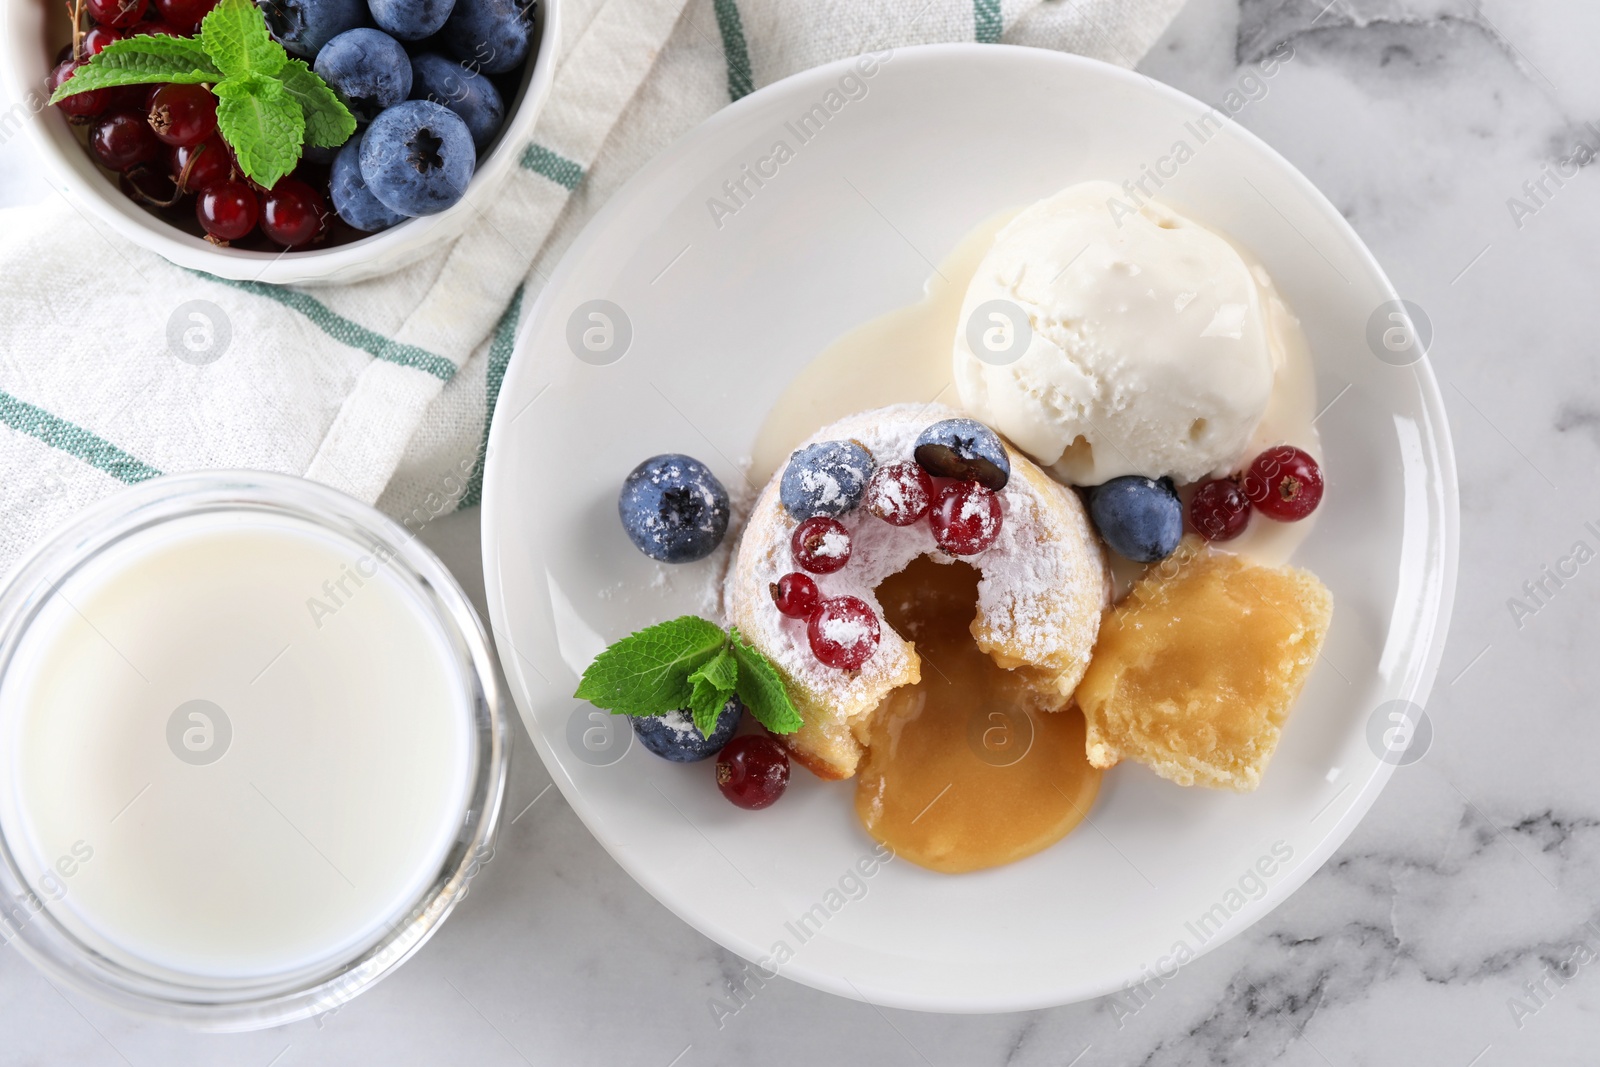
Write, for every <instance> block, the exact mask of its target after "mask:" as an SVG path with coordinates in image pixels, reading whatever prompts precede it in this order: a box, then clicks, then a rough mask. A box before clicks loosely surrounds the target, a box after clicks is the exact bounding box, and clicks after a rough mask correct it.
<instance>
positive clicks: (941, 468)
mask: <svg viewBox="0 0 1600 1067" xmlns="http://www.w3.org/2000/svg"><path fill="white" fill-rule="evenodd" d="M912 455H913V456H915V457H916V460H917V466H919V467H921V468H922V469H923V470H925V471H927V472H928V473H929V474H931V475H933V476H934V477H935V478H959V479H961V480H962V481H964V482H977V483H978V484H979V485H981V486H983V487H984V488H985V489H989V490H992V491H993V492H996V493H998V492H999V491H1000V490H1002V489H1004V488H1005V487H1006V483H1007V482H1009V481H1010V480H1011V458H1010V457H1009V456H1007V455H1006V446H1005V445H1004V444H1002V443H1001V441H1000V435H999V434H997V433H995V432H994V431H993V430H991V429H989V427H987V426H985V425H984V424H983V423H981V422H978V421H977V420H975V419H945V420H944V421H943V422H936V423H934V424H933V425H932V426H929V427H928V428H927V429H926V430H923V431H922V434H921V435H920V436H919V437H918V438H917V444H916V447H915V448H914V449H913V450H912Z"/></svg>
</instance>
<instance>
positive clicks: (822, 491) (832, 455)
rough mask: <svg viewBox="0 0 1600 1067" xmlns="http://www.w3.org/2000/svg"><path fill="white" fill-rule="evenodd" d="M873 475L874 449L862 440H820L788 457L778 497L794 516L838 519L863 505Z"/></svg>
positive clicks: (800, 518)
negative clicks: (868, 483) (864, 445)
mask: <svg viewBox="0 0 1600 1067" xmlns="http://www.w3.org/2000/svg"><path fill="white" fill-rule="evenodd" d="M871 477H872V453H870V452H868V451H867V450H866V448H864V447H863V446H862V445H861V443H860V442H859V441H819V442H818V443H816V444H814V445H807V446H806V447H804V448H802V449H800V450H799V451H798V452H796V453H794V455H792V456H790V457H789V465H788V466H786V467H785V468H784V469H783V480H782V481H781V482H779V483H778V498H779V499H780V500H782V501H783V507H784V510H786V511H788V513H789V515H790V516H791V517H792V518H794V519H797V520H802V521H803V520H805V519H809V518H811V517H812V516H813V515H826V516H828V517H829V518H835V519H836V518H838V517H839V516H840V515H843V514H845V513H846V512H851V511H854V510H855V509H856V508H858V507H860V506H861V501H862V499H863V498H864V497H865V496H866V495H867V479H869V478H871Z"/></svg>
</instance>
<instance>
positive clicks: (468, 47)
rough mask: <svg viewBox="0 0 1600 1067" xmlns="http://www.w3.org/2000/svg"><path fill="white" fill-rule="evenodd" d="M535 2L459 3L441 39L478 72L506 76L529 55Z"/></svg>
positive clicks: (484, 0) (486, 0)
mask: <svg viewBox="0 0 1600 1067" xmlns="http://www.w3.org/2000/svg"><path fill="white" fill-rule="evenodd" d="M535 6H536V4H535V0H456V8H455V11H453V12H452V13H451V15H450V18H449V19H448V20H446V22H445V24H444V29H443V30H441V31H440V33H439V39H440V40H441V41H443V42H444V46H445V50H446V51H448V52H449V53H450V54H451V55H453V56H455V57H456V58H457V59H459V60H461V62H463V63H465V64H466V65H467V66H469V67H471V68H473V69H474V70H478V71H482V72H483V73H484V74H504V73H505V72H506V71H508V70H510V69H512V68H513V67H515V66H516V65H517V64H519V63H521V62H522V61H523V60H524V59H525V58H527V55H528V46H529V45H530V44H531V43H532V38H533V10H534V7H535Z"/></svg>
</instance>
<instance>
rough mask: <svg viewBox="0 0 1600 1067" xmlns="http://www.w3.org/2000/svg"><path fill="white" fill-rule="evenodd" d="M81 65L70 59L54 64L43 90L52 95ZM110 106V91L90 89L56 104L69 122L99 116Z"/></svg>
mask: <svg viewBox="0 0 1600 1067" xmlns="http://www.w3.org/2000/svg"><path fill="white" fill-rule="evenodd" d="M82 65H83V64H81V63H78V62H76V61H74V60H71V59H67V60H63V61H62V62H60V63H58V64H56V67H55V69H54V70H52V71H51V72H50V77H48V78H46V79H45V88H46V89H48V90H49V91H50V92H52V93H54V92H55V91H56V90H57V89H59V88H60V87H61V84H62V83H63V82H65V81H66V80H67V79H68V78H70V77H72V75H73V72H74V71H76V70H77V69H78V68H79V67H81V66H82ZM110 106H111V90H110V89H90V90H89V91H88V92H86V93H73V94H72V95H71V96H64V97H62V98H61V101H60V103H58V104H56V107H58V108H60V109H61V113H62V114H63V115H65V116H67V118H68V119H69V120H70V119H76V120H78V121H80V122H81V121H82V120H84V119H87V118H92V117H94V116H95V115H98V114H100V113H101V112H102V111H104V110H105V109H106V108H108V107H110Z"/></svg>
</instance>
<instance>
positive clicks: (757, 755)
mask: <svg viewBox="0 0 1600 1067" xmlns="http://www.w3.org/2000/svg"><path fill="white" fill-rule="evenodd" d="M717 788H718V789H720V790H722V795H723V796H725V797H727V798H728V799H729V800H731V801H733V803H735V804H737V805H738V806H739V807H741V808H748V809H749V810H751V811H759V810H760V809H762V808H767V807H771V806H772V805H773V803H775V802H776V801H777V799H778V798H779V797H781V796H783V791H784V790H785V789H787V788H789V753H787V752H785V751H784V749H783V746H782V745H780V744H779V743H778V742H776V741H774V740H773V739H772V738H771V737H769V736H767V735H766V734H743V735H741V736H739V737H735V738H734V739H733V740H732V741H729V742H728V743H727V744H726V745H724V746H722V751H721V752H719V753H717Z"/></svg>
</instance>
